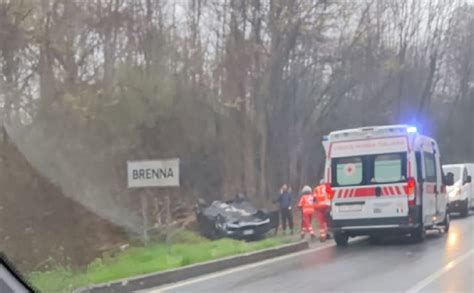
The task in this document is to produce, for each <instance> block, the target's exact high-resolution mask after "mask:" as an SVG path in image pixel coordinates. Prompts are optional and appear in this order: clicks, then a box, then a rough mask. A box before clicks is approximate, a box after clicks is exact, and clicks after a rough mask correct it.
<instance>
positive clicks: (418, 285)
mask: <svg viewBox="0 0 474 293" xmlns="http://www.w3.org/2000/svg"><path fill="white" fill-rule="evenodd" d="M472 254H474V249H471V250H470V251H468V252H466V253H465V254H463V255H461V256H458V257H457V258H455V259H454V260H452V261H450V262H449V263H448V264H446V265H444V266H443V267H442V268H441V269H439V270H437V271H435V272H433V273H431V274H430V275H429V276H428V277H426V278H424V279H423V280H421V281H420V282H418V283H416V284H415V285H414V286H412V287H411V288H409V289H408V290H407V291H405V292H406V293H416V292H419V291H420V290H422V289H424V288H425V287H426V286H428V285H429V284H431V283H432V282H433V281H436V279H438V278H439V277H441V276H442V275H444V274H446V273H447V272H449V271H450V270H452V269H453V268H454V267H455V266H457V265H458V264H460V263H461V262H463V261H464V260H466V259H467V258H469V257H470V256H471V255H472Z"/></svg>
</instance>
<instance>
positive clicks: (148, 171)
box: [127, 159, 179, 188]
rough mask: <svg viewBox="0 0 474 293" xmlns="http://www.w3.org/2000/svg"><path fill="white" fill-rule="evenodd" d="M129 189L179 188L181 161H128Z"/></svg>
mask: <svg viewBox="0 0 474 293" xmlns="http://www.w3.org/2000/svg"><path fill="white" fill-rule="evenodd" d="M127 172H128V187H129V188H139V187H172V186H175V187H176V186H179V159H168V160H153V161H128V162H127Z"/></svg>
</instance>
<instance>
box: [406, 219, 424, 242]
mask: <svg viewBox="0 0 474 293" xmlns="http://www.w3.org/2000/svg"><path fill="white" fill-rule="evenodd" d="M410 236H411V240H413V242H415V243H419V242H423V241H424V240H425V237H426V228H425V225H423V223H421V224H420V227H418V228H416V229H415V230H413V232H412V233H411V235H410Z"/></svg>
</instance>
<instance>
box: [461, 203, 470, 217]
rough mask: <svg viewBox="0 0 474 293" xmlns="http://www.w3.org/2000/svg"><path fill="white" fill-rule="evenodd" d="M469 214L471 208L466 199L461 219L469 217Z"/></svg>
mask: <svg viewBox="0 0 474 293" xmlns="http://www.w3.org/2000/svg"><path fill="white" fill-rule="evenodd" d="M468 213H469V206H468V203H467V199H466V200H465V201H464V203H463V205H462V207H461V217H463V218H465V217H467V214H468Z"/></svg>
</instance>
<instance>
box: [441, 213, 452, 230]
mask: <svg viewBox="0 0 474 293" xmlns="http://www.w3.org/2000/svg"><path fill="white" fill-rule="evenodd" d="M450 222H451V217H450V216H449V213H446V215H445V216H444V221H443V224H442V225H443V226H444V230H443V231H444V233H448V232H449V226H450Z"/></svg>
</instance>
